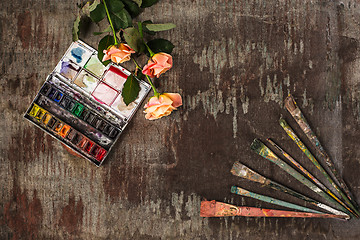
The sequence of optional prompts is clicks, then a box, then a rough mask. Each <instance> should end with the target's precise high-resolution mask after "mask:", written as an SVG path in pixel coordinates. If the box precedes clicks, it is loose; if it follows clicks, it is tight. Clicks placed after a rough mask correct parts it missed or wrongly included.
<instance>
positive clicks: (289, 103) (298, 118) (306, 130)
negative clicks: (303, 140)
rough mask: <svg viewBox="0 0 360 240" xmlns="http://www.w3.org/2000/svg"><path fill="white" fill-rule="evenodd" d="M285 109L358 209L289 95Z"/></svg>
mask: <svg viewBox="0 0 360 240" xmlns="http://www.w3.org/2000/svg"><path fill="white" fill-rule="evenodd" d="M285 107H286V109H287V110H288V111H289V113H290V114H291V116H292V117H293V118H294V119H295V121H296V122H297V124H298V125H299V126H300V128H301V130H303V132H304V133H305V134H306V136H307V138H308V139H309V140H310V142H311V143H312V145H313V146H314V147H315V149H316V151H317V152H318V153H319V154H320V155H321V156H322V157H323V158H324V159H325V163H326V165H327V166H328V167H329V169H330V171H331V172H332V174H333V175H334V177H335V179H336V180H337V181H338V183H339V184H340V187H341V189H342V190H343V191H344V192H345V193H346V195H347V197H348V198H349V199H350V201H351V202H352V203H353V205H354V206H356V208H357V209H359V206H358V204H357V203H356V201H355V199H354V197H353V196H352V194H351V192H350V190H349V188H348V187H347V185H346V183H345V182H344V180H343V179H342V178H341V177H340V175H339V173H338V171H336V168H335V166H334V163H333V162H332V161H331V159H330V157H329V155H328V154H327V153H326V151H325V150H324V148H323V147H322V146H321V144H320V142H319V139H318V138H317V136H316V135H315V133H314V131H312V130H311V128H310V125H309V123H308V122H307V120H306V118H305V117H304V115H303V114H302V112H301V110H300V108H299V107H298V106H297V104H296V102H295V100H294V98H293V97H292V96H291V95H290V94H289V96H288V97H287V98H286V99H285Z"/></svg>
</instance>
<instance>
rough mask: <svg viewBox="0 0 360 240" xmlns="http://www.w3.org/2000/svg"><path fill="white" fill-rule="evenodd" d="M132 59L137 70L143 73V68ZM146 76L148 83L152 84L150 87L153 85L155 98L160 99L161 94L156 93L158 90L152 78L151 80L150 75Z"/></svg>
mask: <svg viewBox="0 0 360 240" xmlns="http://www.w3.org/2000/svg"><path fill="white" fill-rule="evenodd" d="M131 59H132V60H133V62H134V63H135V65H136V68H138V69H140V70H141V71H142V68H141V67H140V66H139V64H138V63H137V62H136V60H135V59H134V58H131ZM145 76H146V78H147V80H148V82H149V83H150V85H151V87H152V89H153V91H154V96H155V97H157V98H159V96H160V93H158V91H156V88H155V86H154V84H153V82H152V81H151V78H150V77H149V76H148V75H146V74H145Z"/></svg>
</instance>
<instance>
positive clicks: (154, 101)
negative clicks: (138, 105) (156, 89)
mask: <svg viewBox="0 0 360 240" xmlns="http://www.w3.org/2000/svg"><path fill="white" fill-rule="evenodd" d="M159 104H161V103H160V101H159V99H158V98H157V97H155V96H154V97H151V98H150V99H149V101H148V102H147V104H146V105H145V106H144V108H148V107H151V106H153V105H159Z"/></svg>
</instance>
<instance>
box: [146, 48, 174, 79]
mask: <svg viewBox="0 0 360 240" xmlns="http://www.w3.org/2000/svg"><path fill="white" fill-rule="evenodd" d="M172 64H173V63H172V56H171V55H169V54H167V53H163V52H161V53H156V54H155V55H154V56H152V58H150V59H149V61H148V63H147V64H146V65H145V66H144V69H143V71H142V73H143V74H146V75H148V76H149V77H152V78H153V77H155V76H156V77H157V78H159V77H160V74H162V73H164V72H166V71H167V70H169V69H170V68H171V67H172Z"/></svg>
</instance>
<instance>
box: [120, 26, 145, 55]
mask: <svg viewBox="0 0 360 240" xmlns="http://www.w3.org/2000/svg"><path fill="white" fill-rule="evenodd" d="M124 38H125V41H126V42H127V44H129V46H130V47H131V48H132V49H134V50H135V52H143V51H144V50H145V45H144V43H143V40H142V38H141V36H140V33H139V30H137V29H136V28H134V27H129V28H126V29H124Z"/></svg>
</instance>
